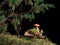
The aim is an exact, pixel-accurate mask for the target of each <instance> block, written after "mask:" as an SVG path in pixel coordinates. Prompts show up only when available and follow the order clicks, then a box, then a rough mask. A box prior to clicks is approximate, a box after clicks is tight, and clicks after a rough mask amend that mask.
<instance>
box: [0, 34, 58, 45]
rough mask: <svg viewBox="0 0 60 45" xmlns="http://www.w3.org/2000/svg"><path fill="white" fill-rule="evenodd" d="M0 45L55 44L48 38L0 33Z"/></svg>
mask: <svg viewBox="0 0 60 45" xmlns="http://www.w3.org/2000/svg"><path fill="white" fill-rule="evenodd" d="M0 45H57V44H55V43H53V42H51V41H50V40H49V39H47V38H46V39H34V41H32V40H31V39H30V38H26V37H21V38H18V37H17V36H15V35H10V34H0Z"/></svg>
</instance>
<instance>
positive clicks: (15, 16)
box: [0, 0, 54, 32]
mask: <svg viewBox="0 0 60 45" xmlns="http://www.w3.org/2000/svg"><path fill="white" fill-rule="evenodd" d="M22 1H24V2H25V6H28V5H30V6H31V10H29V11H28V12H27V13H23V8H22V7H23V6H22V5H21V4H22ZM6 2H7V4H8V5H9V7H12V8H10V9H11V11H12V13H8V12H9V10H8V11H7V12H6V10H5V11H4V10H3V8H1V7H0V15H1V16H0V23H2V24H3V25H4V26H0V30H2V31H3V30H7V24H6V25H5V22H6V20H7V21H8V20H9V19H8V18H10V17H12V19H10V22H11V24H12V25H13V26H14V28H15V30H18V29H17V28H18V25H20V24H22V23H21V21H22V20H23V19H24V18H26V19H29V21H30V22H31V21H32V19H34V18H35V17H34V15H35V13H36V14H37V13H41V12H43V13H44V12H45V10H49V8H54V5H53V4H48V3H44V0H6ZM23 4H24V3H23ZM18 6H21V7H20V8H19V9H20V11H21V12H20V13H17V12H19V11H17V12H15V8H17V7H18ZM26 9H27V8H26ZM6 14H7V16H6V17H5V15H6ZM0 25H1V24H0ZM20 28H21V27H20ZM18 32H19V31H18Z"/></svg>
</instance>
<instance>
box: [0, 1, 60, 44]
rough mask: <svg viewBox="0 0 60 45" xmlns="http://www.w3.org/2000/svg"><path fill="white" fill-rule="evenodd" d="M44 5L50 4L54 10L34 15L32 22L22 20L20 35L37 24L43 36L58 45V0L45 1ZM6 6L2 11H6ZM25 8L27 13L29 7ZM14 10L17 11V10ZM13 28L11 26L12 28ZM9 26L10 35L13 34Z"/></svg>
mask: <svg viewBox="0 0 60 45" xmlns="http://www.w3.org/2000/svg"><path fill="white" fill-rule="evenodd" d="M0 2H1V1H0ZM45 3H51V4H54V5H55V8H51V9H49V10H48V11H46V12H45V13H43V14H42V13H40V14H35V19H34V20H32V22H29V20H23V21H22V27H23V28H22V31H21V33H20V34H21V35H23V33H24V32H25V31H26V30H27V29H29V28H31V27H32V25H33V24H34V23H38V24H40V25H41V27H40V28H41V29H43V30H44V33H45V35H47V37H48V38H49V39H50V40H51V41H52V42H55V43H57V44H58V45H59V44H60V43H59V42H60V37H59V36H60V31H59V30H60V22H59V21H60V16H59V15H60V13H59V12H60V7H59V3H60V2H59V1H58V0H45ZM7 7H8V6H7V5H5V6H3V9H5V10H7V9H8V8H7ZM26 7H27V9H26V11H28V10H29V9H30V6H25V8H26ZM18 8H19V7H18ZM18 8H17V9H16V10H19V9H18ZM25 8H23V9H25ZM12 27H13V26H12ZM12 27H11V25H9V27H8V29H9V31H10V33H11V34H14V33H13V29H12Z"/></svg>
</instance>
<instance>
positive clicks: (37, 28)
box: [34, 24, 40, 33]
mask: <svg viewBox="0 0 60 45" xmlns="http://www.w3.org/2000/svg"><path fill="white" fill-rule="evenodd" d="M34 26H35V28H36V30H37V32H38V33H39V32H40V29H39V27H40V25H39V24H34Z"/></svg>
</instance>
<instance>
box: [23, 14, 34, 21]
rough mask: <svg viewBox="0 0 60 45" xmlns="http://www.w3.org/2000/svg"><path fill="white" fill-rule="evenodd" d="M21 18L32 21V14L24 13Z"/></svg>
mask: <svg viewBox="0 0 60 45" xmlns="http://www.w3.org/2000/svg"><path fill="white" fill-rule="evenodd" d="M23 18H26V19H29V21H32V19H34V15H32V14H24V15H23Z"/></svg>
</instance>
